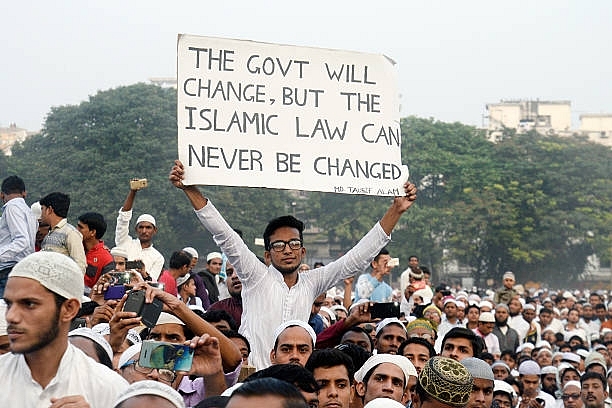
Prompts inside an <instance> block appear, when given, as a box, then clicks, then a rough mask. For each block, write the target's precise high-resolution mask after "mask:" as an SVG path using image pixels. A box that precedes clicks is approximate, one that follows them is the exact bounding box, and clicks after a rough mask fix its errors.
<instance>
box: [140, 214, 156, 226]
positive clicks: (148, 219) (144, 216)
mask: <svg viewBox="0 0 612 408" xmlns="http://www.w3.org/2000/svg"><path fill="white" fill-rule="evenodd" d="M141 222H150V223H151V224H153V226H154V227H157V224H155V218H154V217H153V216H152V215H151V214H142V215H141V216H140V217H138V218H137V219H136V225H138V224H140V223H141Z"/></svg>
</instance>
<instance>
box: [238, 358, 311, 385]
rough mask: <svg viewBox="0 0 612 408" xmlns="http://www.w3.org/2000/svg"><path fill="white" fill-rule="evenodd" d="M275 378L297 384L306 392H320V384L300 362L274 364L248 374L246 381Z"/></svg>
mask: <svg viewBox="0 0 612 408" xmlns="http://www.w3.org/2000/svg"><path fill="white" fill-rule="evenodd" d="M262 378H274V379H277V380H281V381H283V382H287V383H289V384H292V385H294V386H296V387H297V388H298V389H300V390H301V391H304V392H318V391H319V384H318V383H317V380H315V378H314V376H313V375H312V373H311V372H310V371H308V370H307V369H305V368H304V367H302V366H301V365H298V364H273V365H271V366H270V367H267V368H264V369H263V370H259V371H256V372H254V373H253V374H251V375H250V376H248V377H247V378H246V379H245V380H244V383H245V384H246V383H249V382H253V381H255V380H259V379H262Z"/></svg>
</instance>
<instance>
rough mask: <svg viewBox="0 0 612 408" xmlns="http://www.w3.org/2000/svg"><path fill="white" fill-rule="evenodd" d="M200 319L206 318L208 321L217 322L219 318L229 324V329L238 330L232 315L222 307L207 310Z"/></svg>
mask: <svg viewBox="0 0 612 408" xmlns="http://www.w3.org/2000/svg"><path fill="white" fill-rule="evenodd" d="M202 319H204V320H206V321H207V322H208V323H218V322H220V321H221V320H225V321H226V322H227V324H229V327H230V329H232V330H233V331H237V330H238V325H237V324H236V321H235V320H234V318H233V317H232V315H230V314H229V313H228V312H227V311H226V310H223V309H213V310H207V311H206V313H204V317H202Z"/></svg>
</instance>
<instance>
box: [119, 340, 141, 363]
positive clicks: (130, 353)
mask: <svg viewBox="0 0 612 408" xmlns="http://www.w3.org/2000/svg"><path fill="white" fill-rule="evenodd" d="M140 350H142V343H136V344H134V345H132V346H130V347H128V348H127V349H126V350H125V351H124V352H123V354H121V357H119V362H118V363H117V367H118V368H123V366H124V365H125V364H126V363H127V362H128V361H130V360H131V359H132V358H134V356H135V355H136V354H138V353H140Z"/></svg>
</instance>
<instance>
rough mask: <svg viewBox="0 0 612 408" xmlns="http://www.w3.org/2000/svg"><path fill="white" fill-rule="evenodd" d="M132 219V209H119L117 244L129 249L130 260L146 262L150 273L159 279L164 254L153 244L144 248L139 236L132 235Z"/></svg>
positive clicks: (116, 228)
mask: <svg viewBox="0 0 612 408" xmlns="http://www.w3.org/2000/svg"><path fill="white" fill-rule="evenodd" d="M131 219H132V210H130V211H123V208H122V209H120V210H119V215H118V216H117V226H116V227H115V245H117V246H118V247H121V248H123V249H125V250H126V251H127V254H128V261H136V260H139V259H140V260H141V261H142V262H143V263H144V264H145V269H146V270H147V272H148V274H149V275H151V277H152V278H153V279H155V280H157V279H158V278H159V275H161V272H162V269H163V267H164V256H163V255H162V254H161V253H160V252H159V251H158V250H157V249H155V248H153V245H152V244H151V246H150V247H148V248H143V247H142V245H140V240H139V239H138V238H132V237H131V236H130V220H131Z"/></svg>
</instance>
